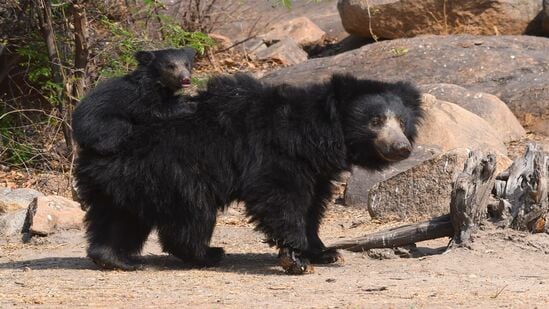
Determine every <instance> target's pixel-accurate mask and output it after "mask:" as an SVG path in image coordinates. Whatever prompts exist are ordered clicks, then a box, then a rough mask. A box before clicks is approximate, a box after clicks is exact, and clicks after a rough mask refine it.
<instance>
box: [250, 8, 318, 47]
mask: <svg viewBox="0 0 549 309" xmlns="http://www.w3.org/2000/svg"><path fill="white" fill-rule="evenodd" d="M288 37H289V38H291V39H292V40H294V41H295V42H296V43H297V44H298V45H299V46H302V47H304V46H311V45H318V44H322V43H323V42H324V38H325V37H326V32H324V31H322V29H320V28H319V27H318V26H317V25H316V24H315V23H313V22H312V21H311V20H310V19H308V18H307V17H304V16H302V17H298V18H295V19H292V20H289V21H282V22H279V23H277V24H275V25H273V26H272V27H271V28H270V29H269V31H268V32H267V33H265V34H263V35H261V38H263V40H264V41H266V42H278V41H282V40H284V39H286V38H288Z"/></svg>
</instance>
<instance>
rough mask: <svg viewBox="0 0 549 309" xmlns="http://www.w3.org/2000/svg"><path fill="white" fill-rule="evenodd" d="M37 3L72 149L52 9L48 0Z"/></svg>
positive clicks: (63, 124)
mask: <svg viewBox="0 0 549 309" xmlns="http://www.w3.org/2000/svg"><path fill="white" fill-rule="evenodd" d="M35 1H36V2H37V4H38V8H39V12H38V20H39V22H40V30H41V31H42V38H43V39H44V43H45V44H46V49H47V51H48V59H49V61H50V67H51V73H52V80H53V82H54V83H55V84H57V85H59V89H60V90H59V91H58V93H57V96H58V98H59V106H57V108H58V109H59V113H60V114H61V117H60V118H62V119H63V122H62V124H61V126H62V129H63V136H64V137H65V143H66V144H67V148H68V149H71V150H72V147H73V146H72V134H71V129H70V126H69V125H68V123H67V119H68V118H69V114H68V112H67V110H66V106H65V105H66V103H67V100H66V98H67V93H66V90H65V89H66V83H65V80H66V78H65V74H64V71H63V67H62V66H61V58H60V57H59V52H58V48H57V45H56V39H55V32H54V29H53V22H52V11H51V1H50V0H35Z"/></svg>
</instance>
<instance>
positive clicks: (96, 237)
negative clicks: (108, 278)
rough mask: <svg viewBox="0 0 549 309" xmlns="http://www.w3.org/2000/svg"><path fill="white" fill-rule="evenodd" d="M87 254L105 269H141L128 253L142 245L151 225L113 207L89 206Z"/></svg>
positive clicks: (137, 251)
mask: <svg viewBox="0 0 549 309" xmlns="http://www.w3.org/2000/svg"><path fill="white" fill-rule="evenodd" d="M86 222H87V238H88V241H89V246H88V257H90V258H91V259H92V260H93V261H94V262H95V263H96V264H97V265H98V266H100V267H101V268H105V269H121V270H136V269H139V268H141V266H140V265H137V264H135V263H134V261H133V260H132V255H134V254H137V253H139V252H140V251H141V249H142V248H143V244H144V242H145V240H146V239H147V236H148V235H149V233H150V231H151V227H152V226H151V224H148V223H146V222H144V221H143V220H140V219H139V218H138V217H137V216H135V215H133V214H131V213H128V212H124V211H121V210H117V209H116V208H115V207H105V204H102V206H95V207H94V206H93V205H91V207H90V208H89V209H88V212H87V213H86Z"/></svg>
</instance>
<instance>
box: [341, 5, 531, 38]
mask: <svg viewBox="0 0 549 309" xmlns="http://www.w3.org/2000/svg"><path fill="white" fill-rule="evenodd" d="M337 7H338V9H339V14H340V15H341V21H342V23H343V27H344V28H345V30H347V32H349V33H352V34H355V35H359V36H363V37H373V38H383V39H396V38H404V37H413V36H418V35H423V34H443V35H447V34H465V33H466V34H476V35H512V34H533V35H539V34H541V33H542V26H541V25H542V22H541V14H540V12H541V11H542V1H541V0H460V1H447V0H422V1H417V0H339V1H338V4H337Z"/></svg>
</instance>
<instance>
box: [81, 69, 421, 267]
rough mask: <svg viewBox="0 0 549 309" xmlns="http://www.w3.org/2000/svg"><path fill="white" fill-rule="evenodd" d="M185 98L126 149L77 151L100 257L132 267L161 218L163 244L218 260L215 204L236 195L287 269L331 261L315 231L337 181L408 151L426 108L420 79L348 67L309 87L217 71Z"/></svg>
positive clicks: (92, 240)
mask: <svg viewBox="0 0 549 309" xmlns="http://www.w3.org/2000/svg"><path fill="white" fill-rule="evenodd" d="M186 99H187V100H189V101H191V102H194V103H196V111H195V112H193V113H189V114H186V115H183V116H182V117H178V118H176V119H171V120H166V121H163V122H162V123H152V124H150V125H147V126H139V127H138V129H137V130H135V131H133V132H132V134H131V136H130V137H129V138H128V139H127V142H126V143H124V145H123V146H122V147H121V148H122V149H121V151H120V152H118V153H115V154H112V155H109V156H104V155H99V154H97V153H96V152H93V151H88V150H86V148H85V147H84V148H83V150H81V151H80V153H79V157H78V160H77V165H76V172H75V175H76V179H77V181H78V184H79V194H80V196H81V198H82V199H83V201H84V203H86V204H87V205H88V206H89V209H88V212H87V214H86V222H87V224H88V227H87V236H88V240H89V248H88V256H89V257H90V258H92V259H93V260H94V262H95V263H96V264H98V265H99V266H101V267H104V268H118V269H124V270H133V269H136V268H137V267H138V265H137V264H136V263H135V259H134V257H135V255H136V254H139V252H140V251H141V249H142V247H143V243H144V242H145V240H146V239H147V237H148V235H149V233H150V231H151V230H152V229H153V228H156V229H157V230H158V235H159V240H160V243H161V244H162V248H163V250H164V251H166V252H169V253H171V254H173V255H174V256H176V257H178V258H180V259H182V260H183V261H186V262H189V263H192V264H195V265H197V266H211V265H215V264H216V263H218V262H219V261H220V260H221V257H222V256H223V253H224V251H223V249H222V248H215V247H210V246H209V244H210V239H211V237H212V232H213V230H214V226H215V222H216V215H217V212H218V210H220V209H224V208H225V207H227V205H229V204H230V203H231V202H232V201H242V202H244V203H245V205H246V213H247V215H248V216H249V217H250V219H251V221H253V222H255V223H256V225H257V229H258V230H260V231H262V232H264V233H265V235H266V236H267V240H268V242H269V243H270V244H271V245H273V246H276V247H277V248H278V249H279V258H280V264H281V266H282V267H283V268H284V269H285V270H286V272H288V273H292V274H301V273H305V272H309V271H310V270H311V269H312V267H311V266H310V263H313V264H314V263H333V262H335V261H337V260H338V259H340V257H341V256H340V255H339V253H338V252H337V251H336V250H330V249H327V248H326V247H325V246H324V244H323V242H322V241H321V240H320V238H319V236H318V228H319V225H320V222H321V220H322V217H323V215H324V212H325V209H326V205H327V203H328V201H329V200H330V196H331V195H332V181H333V180H335V179H337V178H338V177H339V174H340V173H341V172H342V171H346V170H350V168H351V166H352V165H353V164H356V165H359V166H362V167H365V168H370V169H380V168H382V167H385V166H387V165H388V164H390V163H391V162H394V161H398V160H402V159H404V158H406V157H408V156H409V155H410V152H411V150H412V143H413V140H414V138H415V136H416V127H417V125H418V122H419V120H420V119H421V116H422V109H421V107H420V93H419V92H418V90H416V88H414V87H413V86H411V85H409V84H407V83H384V82H377V81H370V80H361V79H356V78H354V77H352V76H349V75H334V76H333V77H332V78H331V79H330V80H329V81H327V82H324V83H317V84H312V85H309V86H305V87H293V86H290V85H277V86H272V85H267V84H264V83H262V82H261V81H258V80H257V79H255V78H253V77H251V76H249V75H245V74H236V75H234V76H220V77H214V78H212V79H210V80H209V82H208V85H207V89H206V90H204V91H202V92H201V93H199V94H198V95H197V96H194V97H188V98H186ZM75 121H78V119H75Z"/></svg>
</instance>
